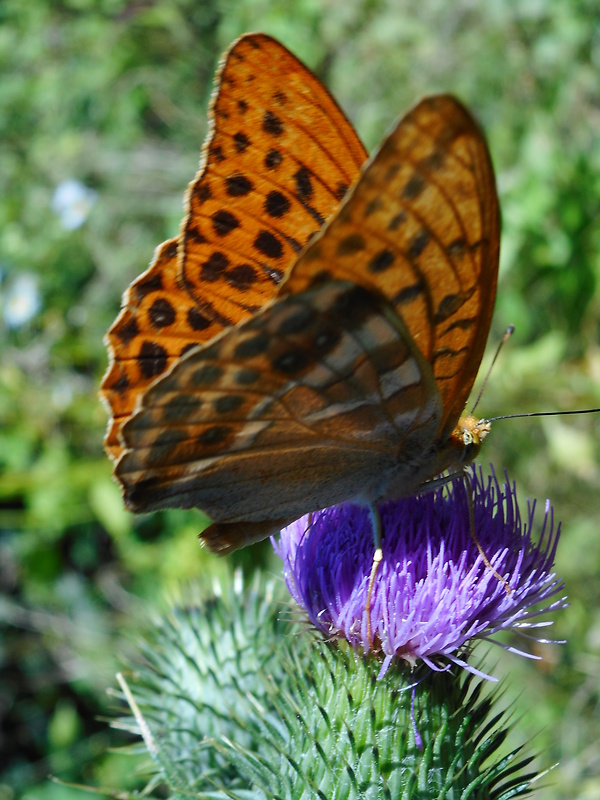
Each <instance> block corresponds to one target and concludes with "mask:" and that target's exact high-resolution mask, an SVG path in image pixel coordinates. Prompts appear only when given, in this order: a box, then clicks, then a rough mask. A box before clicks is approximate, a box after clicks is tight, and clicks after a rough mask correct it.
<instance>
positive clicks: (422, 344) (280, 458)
mask: <svg viewBox="0 0 600 800" xmlns="http://www.w3.org/2000/svg"><path fill="white" fill-rule="evenodd" d="M209 117H210V123H211V129H210V131H209V134H208V137H207V141H206V143H205V145H204V148H203V153H202V158H201V163H200V169H199V172H198V174H197V176H196V178H195V180H194V181H193V182H192V183H191V184H190V187H189V191H188V195H187V201H186V203H187V212H186V217H185V219H184V222H183V225H182V230H181V233H180V235H179V236H178V237H176V238H174V239H172V240H169V241H167V242H165V243H164V244H163V245H161V246H160V247H159V248H158V250H157V252H156V255H155V258H154V261H153V263H152V264H151V266H150V268H149V269H148V270H147V271H146V272H145V273H144V274H143V275H142V276H141V277H140V278H138V279H137V280H136V281H135V282H134V283H133V284H132V285H131V287H130V288H129V289H128V291H127V292H126V294H125V296H124V303H123V309H122V311H121V313H120V315H119V317H118V318H117V320H116V321H115V323H114V324H113V326H112V327H111V329H110V331H109V333H108V335H107V344H108V349H109V354H110V365H109V369H108V371H107V374H106V375H105V377H104V380H103V383H102V388H101V396H102V398H103V400H104V402H105V404H106V405H107V406H108V408H109V411H110V413H111V419H110V421H109V427H108V432H107V436H106V440H105V447H106V449H107V452H108V453H109V455H110V456H111V458H112V459H113V460H114V461H115V471H114V474H115V477H116V479H117V481H118V482H119V483H120V485H121V487H122V491H123V497H124V501H125V504H126V506H127V507H128V508H129V509H131V510H133V511H137V512H145V511H152V510H155V509H159V508H165V507H179V508H191V507H198V508H200V509H202V510H203V511H204V512H206V513H207V514H208V515H209V516H210V517H211V519H212V520H213V524H212V525H210V526H209V527H208V528H207V529H206V530H205V531H204V532H203V533H202V534H201V537H202V539H203V541H204V542H205V543H206V544H207V546H208V547H210V548H211V549H212V550H215V551H217V552H221V553H223V552H229V551H231V550H234V549H236V548H238V547H242V546H245V545H246V544H248V543H250V542H252V541H256V540H259V539H262V538H264V537H266V536H268V535H270V534H272V533H275V532H277V531H278V530H280V529H281V528H282V527H283V526H285V525H286V524H288V523H289V522H291V521H293V520H295V519H296V518H298V517H300V516H302V515H304V514H306V513H308V512H310V511H315V510H317V509H321V508H324V507H327V506H331V505H334V504H337V503H340V502H343V501H347V500H352V501H354V502H358V503H362V504H366V505H370V506H373V505H376V504H377V503H378V502H380V501H382V500H385V499H389V498H393V497H399V496H406V495H411V494H415V493H417V492H419V491H420V490H422V489H423V487H426V486H427V484H428V483H431V482H432V481H435V479H436V477H437V476H439V475H440V474H441V473H443V472H445V471H449V472H450V473H453V472H458V471H460V470H462V468H463V465H464V464H465V463H467V462H468V461H470V460H471V459H472V458H473V457H474V456H475V454H476V453H477V451H478V449H479V445H480V442H481V440H482V439H483V438H484V436H485V434H486V433H487V431H488V430H489V424H488V423H486V421H484V420H477V419H476V418H475V417H473V416H472V415H466V414H464V413H463V411H464V406H465V403H466V401H467V398H468V395H469V393H470V391H471V389H472V386H473V382H474V379H475V376H476V374H477V371H478V368H479V364H480V361H481V358H482V355H483V350H484V348H485V344H486V341H487V336H488V332H489V327H490V322H491V316H492V311H493V307H494V301H495V294H496V283H497V274H498V257H499V207H498V198H497V193H496V187H495V178H494V172H493V167H492V163H491V159H490V155H489V152H488V148H487V145H486V141H485V138H484V136H483V134H482V132H481V130H480V128H479V127H478V125H477V124H476V122H475V121H474V119H473V118H472V116H471V115H470V113H469V112H468V111H467V110H466V109H465V108H464V106H463V105H462V104H461V103H460V102H459V101H458V100H456V99H455V98H453V97H452V96H450V95H437V96H432V97H427V98H425V99H423V100H421V101H420V102H419V103H418V104H417V105H416V106H415V107H414V108H412V110H410V111H409V112H408V113H407V114H406V115H405V116H403V117H402V118H401V119H400V120H399V121H398V122H397V123H396V125H395V126H394V127H393V129H392V130H391V132H390V133H389V135H388V136H387V137H386V138H385V139H384V141H383V143H382V144H381V146H380V147H379V148H378V150H377V151H376V152H375V153H374V154H373V155H372V156H371V157H370V158H368V159H367V156H366V152H365V150H364V148H363V146H362V144H361V142H360V140H359V139H358V136H357V135H356V133H355V132H354V130H353V128H352V126H351V125H350V123H349V122H348V120H347V119H346V117H345V116H344V114H343V112H342V111H341V110H340V108H339V107H338V105H337V104H336V102H335V100H333V98H332V97H331V95H330V94H329V93H328V91H327V89H326V88H325V87H324V86H323V85H322V84H321V83H320V81H319V80H318V79H317V78H316V77H315V76H314V75H313V74H312V73H311V72H310V71H309V70H308V69H307V68H306V67H305V66H304V65H303V64H302V63H301V62H300V61H298V60H297V59H296V58H295V57H294V56H293V55H292V54H291V53H290V52H289V51H288V50H287V49H286V48H285V47H284V46H283V45H282V44H280V43H279V42H277V41H276V40H275V39H272V38H271V37H269V36H266V35H264V34H247V35H245V36H242V37H241V38H240V39H238V40H237V41H236V42H234V43H233V45H232V46H231V48H230V49H229V51H228V52H227V53H226V55H225V56H224V59H223V62H222V64H221V67H220V69H219V71H218V73H217V77H216V88H215V93H214V96H213V100H212V103H211V109H210V115H209Z"/></svg>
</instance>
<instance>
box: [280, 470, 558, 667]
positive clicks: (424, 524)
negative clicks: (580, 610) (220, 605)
mask: <svg viewBox="0 0 600 800" xmlns="http://www.w3.org/2000/svg"><path fill="white" fill-rule="evenodd" d="M469 478H470V481H471V486H472V491H473V503H474V521H475V531H476V535H477V540H478V542H479V545H480V548H481V550H482V551H483V553H485V557H486V558H487V560H488V562H489V563H488V564H486V563H485V558H484V556H483V555H482V553H481V552H480V551H479V550H478V548H477V545H476V543H475V542H474V540H473V537H472V532H471V523H470V514H469V503H468V498H467V494H466V491H465V488H464V485H463V483H462V480H460V481H456V482H455V483H454V484H452V485H451V486H450V485H449V486H446V487H443V488H441V489H438V490H437V491H435V492H431V493H428V494H422V495H419V496H417V497H410V498H402V499H400V500H397V501H392V502H388V503H386V504H385V505H382V506H381V508H380V513H381V520H382V527H383V561H382V562H381V564H380V565H379V568H378V570H377V575H376V578H375V582H374V586H373V590H372V596H371V608H370V614H371V630H372V634H371V636H369V634H368V624H367V611H366V606H367V593H368V584H369V576H370V573H371V566H372V561H373V536H372V527H371V520H370V516H369V511H368V510H367V509H365V508H361V507H359V506H355V505H351V504H345V505H342V506H336V507H333V508H329V509H325V510H324V511H322V512H319V513H317V514H312V515H310V514H309V515H308V516H306V517H303V518H302V519H300V520H298V521H297V522H295V523H293V524H292V525H290V526H288V527H287V528H286V529H284V530H283V531H282V532H281V539H280V542H279V544H275V545H274V546H275V550H276V552H277V553H278V555H279V556H280V558H281V559H282V561H283V563H284V576H285V580H286V583H287V586H288V589H289V591H290V593H291V594H292V596H293V597H294V599H295V600H296V602H297V603H298V604H299V605H300V606H302V607H303V608H304V609H305V611H306V613H307V614H308V617H309V619H310V620H311V622H312V623H313V624H314V625H315V626H316V627H317V628H320V629H321V630H322V631H323V632H324V633H325V634H326V635H327V636H328V637H331V638H340V637H343V638H345V639H347V640H348V641H349V642H350V644H351V645H353V647H354V648H356V649H362V650H363V651H364V652H365V653H367V652H369V650H372V649H373V650H375V651H376V652H377V653H378V654H379V655H380V656H382V666H381V670H380V674H379V676H380V677H382V676H383V675H384V674H385V672H386V671H387V669H388V668H389V665H390V663H391V661H392V659H394V658H399V659H404V660H405V661H407V662H408V663H409V664H410V665H412V666H414V665H415V664H416V663H417V662H418V661H423V662H425V664H427V665H428V666H429V667H430V668H431V669H433V670H437V671H439V670H443V669H447V668H448V666H449V665H450V663H454V664H458V665H460V666H462V667H464V668H465V669H467V670H469V671H470V672H473V673H475V674H477V675H480V676H482V677H485V678H489V679H491V680H493V678H491V677H490V676H489V675H485V674H484V673H481V672H480V671H478V670H476V669H475V668H474V667H472V666H470V665H469V664H468V663H467V661H466V660H465V658H464V657H462V652H463V651H465V650H466V646H467V643H470V642H471V641H472V640H474V639H484V640H487V641H493V642H494V643H495V644H498V642H495V641H494V640H493V639H491V638H490V637H492V636H493V635H494V634H495V633H497V632H498V631H501V630H512V631H516V632H518V633H520V634H522V635H525V633H524V632H525V630H529V629H535V628H539V627H543V626H546V625H549V624H551V622H540V621H533V620H535V619H536V618H537V617H538V616H539V615H540V614H544V613H546V612H548V611H550V610H552V609H555V608H560V607H564V606H565V604H566V599H565V598H564V597H560V598H559V599H557V600H554V602H552V603H549V602H548V601H549V598H551V597H553V596H554V595H556V594H557V593H558V592H560V591H562V589H563V583H562V582H561V581H560V580H559V579H558V578H557V577H556V575H555V574H554V573H553V572H552V571H551V570H552V565H553V562H554V555H555V551H556V546H557V543H558V538H559V535H560V525H558V526H556V527H555V525H554V517H553V511H552V507H551V506H550V504H549V502H547V503H546V508H545V515H544V520H543V523H542V526H541V531H540V533H539V537H538V541H537V543H535V542H534V541H533V539H532V530H533V526H534V512H535V506H536V503H535V501H534V502H533V503H529V501H528V503H527V518H526V522H525V524H523V523H522V521H521V516H520V512H519V508H518V505H517V499H516V489H515V486H514V484H513V485H511V484H509V482H508V479H506V482H505V483H504V485H503V486H502V487H500V484H499V482H498V480H497V478H496V476H495V474H494V473H492V475H491V476H489V477H488V478H487V480H484V478H483V475H482V473H481V471H479V472H478V471H476V470H474V469H473V470H472V471H471V472H470V474H469ZM539 641H542V640H539ZM506 649H508V650H511V651H512V652H517V653H521V654H522V655H526V656H528V657H530V658H535V656H531V655H529V654H528V653H524V652H522V651H519V650H516V649H515V648H513V647H507V648H506Z"/></svg>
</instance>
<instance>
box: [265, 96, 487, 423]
mask: <svg viewBox="0 0 600 800" xmlns="http://www.w3.org/2000/svg"><path fill="white" fill-rule="evenodd" d="M498 213H499V212H498V201H497V196H496V190H495V183H494V174H493V170H492V166H491V161H490V158H489V153H488V150H487V145H486V143H485V139H484V138H483V135H482V134H481V132H480V130H479V128H478V127H477V125H476V124H475V122H474V121H473V119H472V117H471V116H470V114H469V113H468V112H467V111H466V110H465V109H464V107H463V106H462V105H461V104H460V103H459V102H458V101H457V100H455V99H454V98H452V97H449V96H447V95H443V96H436V97H430V98H426V99H425V100H423V101H421V102H420V103H419V104H418V105H417V106H416V107H415V108H414V109H413V110H412V111H410V112H409V113H408V114H407V115H406V116H405V117H404V118H402V119H401V120H400V122H399V123H398V124H397V125H396V127H395V128H394V130H393V131H392V132H391V134H390V135H389V136H388V138H387V139H386V140H385V141H384V142H383V144H382V146H381V148H380V149H379V151H378V152H377V153H376V154H375V155H374V156H373V157H372V159H371V160H370V161H369V162H368V163H367V165H366V166H365V168H364V172H363V174H362V176H361V179H360V181H359V182H358V183H357V184H356V185H355V187H354V189H353V190H352V191H351V192H350V193H349V194H348V196H347V198H346V200H345V201H344V203H343V205H342V207H341V208H340V209H339V211H338V213H337V214H336V216H335V217H334V218H332V220H331V221H330V222H329V223H328V224H327V225H326V226H324V228H323V230H322V231H321V233H320V234H319V236H318V237H316V238H315V239H314V240H313V241H312V242H311V243H310V244H309V246H308V248H307V250H306V252H305V253H304V254H303V256H302V257H301V258H300V259H299V260H298V261H297V262H296V264H295V265H294V267H293V269H292V271H291V274H290V275H289V277H288V279H287V280H286V282H285V283H284V284H283V285H282V286H281V287H280V292H281V293H287V292H289V293H291V294H294V293H295V292H298V291H302V290H303V289H304V288H306V287H307V286H310V285H311V283H312V282H314V280H315V279H317V280H326V279H327V278H328V277H329V276H331V275H333V276H334V277H335V278H336V279H348V280H353V281H356V282H357V283H361V284H363V285H367V286H371V287H375V288H376V289H377V290H378V291H380V292H382V293H383V294H384V295H385V297H386V298H387V299H388V300H389V302H390V303H391V304H392V305H393V306H394V308H395V309H396V311H397V312H398V314H399V315H400V316H401V317H402V319H403V321H404V323H405V324H406V327H407V328H408V330H409V332H410V334H411V336H412V338H413V340H414V341H415V343H416V344H417V346H418V347H419V349H420V351H421V353H422V354H423V356H424V357H425V359H426V360H427V361H429V362H430V363H431V365H432V369H433V374H434V377H435V380H436V382H437V384H438V387H439V391H440V393H441V396H442V401H443V405H444V413H443V415H442V418H441V420H440V424H441V426H442V428H443V429H444V432H445V433H446V434H447V433H449V432H450V431H451V430H452V428H453V427H454V425H455V424H456V421H457V419H458V416H459V414H460V413H461V412H462V410H463V407H464V404H465V402H466V399H467V397H468V395H469V392H470V390H471V387H472V384H473V381H474V379H475V375H476V373H477V369H478V367H479V363H480V360H481V357H482V354H483V350H484V347H485V343H486V339H487V334H488V330H489V325H490V320H491V314H492V309H493V305H494V299H495V292H496V278H497V272H498V224H499V223H498Z"/></svg>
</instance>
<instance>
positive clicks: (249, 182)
mask: <svg viewBox="0 0 600 800" xmlns="http://www.w3.org/2000/svg"><path fill="white" fill-rule="evenodd" d="M209 118H210V127H211V130H210V133H209V136H208V138H207V141H206V144H205V146H204V149H203V154H202V159H201V164H200V169H199V172H198V175H197V176H196V178H195V180H194V181H193V182H192V184H191V185H190V189H189V192H188V198H187V207H188V210H187V216H186V219H185V221H184V225H183V231H182V235H181V236H180V237H179V238H178V239H173V240H170V241H168V242H165V243H164V244H163V245H161V247H160V248H158V250H157V253H156V256H155V259H154V261H153V262H152V264H151V266H150V268H149V269H148V271H147V272H146V273H144V274H143V275H142V276H141V277H140V278H138V279H137V280H136V281H135V282H134V283H133V284H132V286H131V287H130V288H129V289H128V291H127V292H126V294H125V296H124V298H123V310H122V312H121V314H120V315H119V317H118V319H117V320H116V322H115V324H114V325H113V326H112V328H111V329H110V331H109V333H108V336H107V345H108V349H109V354H110V358H111V364H110V367H109V370H108V372H107V374H106V376H105V378H104V380H103V383H102V391H101V395H102V397H103V398H104V400H105V402H106V404H107V406H108V407H109V410H110V412H111V415H112V418H111V421H110V423H109V429H108V432H107V436H106V439H105V446H106V449H107V452H108V453H109V455H110V456H111V457H112V458H114V459H115V460H116V459H117V458H118V457H119V455H120V452H121V445H120V442H119V439H118V432H119V430H120V427H121V425H122V423H123V421H124V420H126V419H127V418H128V417H129V416H130V415H131V414H132V412H133V410H134V408H135V404H136V401H137V399H138V397H139V396H140V395H141V394H143V392H144V391H145V389H146V388H147V387H148V386H149V385H150V383H152V382H153V381H154V380H155V379H156V378H157V376H159V375H161V374H162V373H164V372H165V371H166V370H167V369H168V368H169V366H170V364H171V363H173V361H174V360H175V359H177V358H179V357H180V355H181V354H182V352H185V350H186V349H189V347H191V346H193V345H195V344H198V343H201V342H205V341H208V340H210V339H211V338H212V337H213V336H215V335H216V334H217V333H219V332H220V331H221V330H223V328H225V327H228V326H230V325H232V324H235V323H237V322H238V321H240V320H242V319H244V318H245V317H247V316H249V315H250V314H251V313H253V312H254V311H256V309H257V308H259V307H261V306H262V305H263V304H264V303H265V301H266V300H268V299H269V298H270V297H272V296H273V294H274V293H275V289H276V285H277V283H278V282H279V281H280V280H281V278H282V277H283V276H284V275H285V274H286V272H287V270H288V269H289V267H290V266H291V264H292V263H293V261H294V259H295V258H296V256H297V254H298V252H299V251H300V250H301V249H302V248H303V247H304V245H305V244H306V242H307V240H308V238H309V237H310V236H311V234H313V233H315V232H316V231H318V230H319V229H320V227H321V225H322V224H323V222H324V221H325V220H326V219H327V218H328V217H329V216H330V215H331V214H332V212H333V211H334V210H335V208H336V206H337V205H338V203H339V201H340V199H341V198H342V197H343V195H344V194H345V192H346V190H347V188H348V186H349V185H350V184H351V183H352V181H353V180H354V179H355V178H356V176H357V174H358V171H359V167H360V165H361V164H362V163H363V161H364V160H365V158H366V153H365V151H364V148H363V146H362V144H361V142H360V140H359V139H358V137H357V135H356V133H355V132H354V130H353V128H352V126H351V125H350V123H349V122H348V121H347V119H346V117H345V116H344V114H343V112H342V111H341V110H340V109H339V107H338V105H337V104H336V102H335V101H334V100H333V98H332V97H331V95H330V94H329V92H328V91H327V90H326V89H325V87H324V86H323V85H322V84H321V83H320V81H318V80H317V79H316V78H315V77H314V76H313V75H312V73H311V72H310V71H309V70H308V69H307V68H306V67H304V65H303V64H302V63H301V62H300V61H298V60H297V59H296V58H295V57H294V56H293V55H292V54H291V53H290V52H289V51H288V50H287V49H286V48H285V47H283V46H282V45H281V44H279V43H278V42H276V41H275V40H274V39H271V38H270V37H268V36H265V35H264V34H249V35H246V36H243V37H241V38H240V39H239V40H238V41H237V42H234V44H233V45H232V47H231V48H230V50H229V51H228V53H227V54H226V55H225V57H224V59H223V63H222V66H221V69H220V71H219V72H218V74H217V78H216V88H215V93H214V98H213V101H212V104H211V111H210V114H209Z"/></svg>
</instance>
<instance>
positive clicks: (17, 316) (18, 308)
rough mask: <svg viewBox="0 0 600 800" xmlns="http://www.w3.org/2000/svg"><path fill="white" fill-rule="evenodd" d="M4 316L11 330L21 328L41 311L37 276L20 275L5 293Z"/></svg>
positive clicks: (29, 274) (27, 273)
mask: <svg viewBox="0 0 600 800" xmlns="http://www.w3.org/2000/svg"><path fill="white" fill-rule="evenodd" d="M3 294H4V297H3V303H2V315H3V317H4V321H5V322H6V324H7V325H8V327H9V328H20V327H21V325H25V323H26V322H29V320H30V319H31V318H32V317H34V316H35V315H36V314H37V313H38V311H39V310H40V306H41V300H40V294H39V291H38V282H37V278H36V277H35V275H32V274H31V273H30V272H26V273H24V274H23V275H18V276H16V277H15V278H14V280H12V281H11V282H10V283H9V284H8V286H7V287H6V291H5V292H3Z"/></svg>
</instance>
